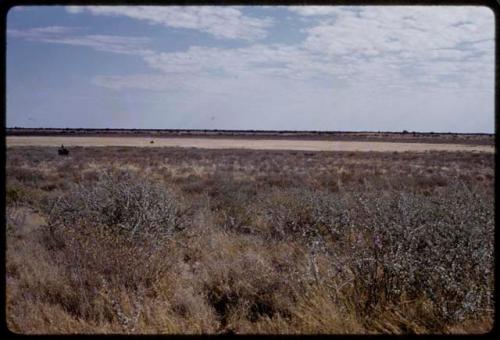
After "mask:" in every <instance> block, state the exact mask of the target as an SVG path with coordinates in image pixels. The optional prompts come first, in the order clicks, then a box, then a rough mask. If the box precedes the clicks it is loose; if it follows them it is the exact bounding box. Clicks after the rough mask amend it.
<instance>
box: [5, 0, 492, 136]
mask: <svg viewBox="0 0 500 340" xmlns="http://www.w3.org/2000/svg"><path fill="white" fill-rule="evenodd" d="M494 25H495V22H494V16H493V13H492V12H491V10H489V9H488V8H486V7H472V6H469V7H439V6H433V7H402V6H399V7H397V6H396V7H394V6H393V7H381V6H378V7H371V6H360V7H342V6H299V7H294V6H280V7H278V6H262V7H247V6H235V7H216V6H201V7H176V6H169V7H168V6H164V7H152V6H113V7H110V6H66V7H65V6H30V7H15V8H13V9H11V10H10V11H9V13H8V17H7V116H6V118H7V126H8V127H13V126H21V127H87V128H166V129H169V128H171V129H175V128H179V129H189V128H193V129H265V130H282V129H283V130H348V131H401V130H403V129H405V130H409V131H443V132H448V131H450V132H487V133H492V132H494Z"/></svg>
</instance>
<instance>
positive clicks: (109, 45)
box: [7, 26, 151, 55]
mask: <svg viewBox="0 0 500 340" xmlns="http://www.w3.org/2000/svg"><path fill="white" fill-rule="evenodd" d="M83 29H84V28H82V27H63V26H48V27H36V28H30V29H24V30H18V29H8V30H7V34H8V35H9V36H11V37H14V38H21V39H25V40H28V41H33V42H44V43H54V44H64V45H73V46H84V47H89V48H92V49H94V50H96V51H103V52H112V53H120V54H132V55H147V54H148V53H151V51H149V50H147V49H145V46H146V45H147V43H148V42H150V39H149V38H145V37H124V36H115V35H103V34H88V35H84V34H80V33H78V32H79V31H81V30H83Z"/></svg>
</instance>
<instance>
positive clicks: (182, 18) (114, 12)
mask: <svg viewBox="0 0 500 340" xmlns="http://www.w3.org/2000/svg"><path fill="white" fill-rule="evenodd" d="M66 10H67V11H68V12H69V13H84V12H88V13H91V14H93V15H105V16H124V17H129V18H132V19H136V20H142V21H146V22H148V23H150V24H155V25H163V26H166V27H173V28H186V29H194V30H198V31H201V32H206V33H209V34H211V35H213V36H215V37H216V38H226V39H243V40H255V39H262V38H264V37H266V35H267V31H266V28H267V27H270V26H271V25H272V20H271V19H270V18H254V17H250V16H246V15H243V14H242V12H241V11H240V10H239V9H237V8H234V7H220V6H217V7H216V6H68V7H66Z"/></svg>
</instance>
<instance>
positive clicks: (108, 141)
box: [6, 136, 495, 153]
mask: <svg viewBox="0 0 500 340" xmlns="http://www.w3.org/2000/svg"><path fill="white" fill-rule="evenodd" d="M6 138H7V146H8V147H10V146H59V145H61V144H64V145H65V146H135V147H186V148H190V147H191V148H193V147H194V148H202V149H254V150H302V151H378V152H395V151H397V152H405V151H415V152H422V151H476V152H489V153H494V152H495V148H494V146H490V145H465V144H444V143H440V144H433V143H394V142H366V141H363V142H360V141H326V140H292V139H290V140H276V139H269V140H266V139H231V138H227V139H210V138H147V137H65V136H9V137H6ZM151 141H153V143H151Z"/></svg>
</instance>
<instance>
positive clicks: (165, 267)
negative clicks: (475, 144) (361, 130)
mask: <svg viewBox="0 0 500 340" xmlns="http://www.w3.org/2000/svg"><path fill="white" fill-rule="evenodd" d="M16 140H17V143H21V141H25V140H24V139H16ZM33 140H34V139H32V142H31V143H33ZM44 140H45V141H47V143H49V142H50V143H53V144H51V145H59V144H61V143H62V142H63V143H64V144H65V145H66V146H68V147H69V150H70V154H69V156H59V155H58V154H57V148H55V147H43V146H12V145H15V144H16V143H13V142H12V141H13V139H12V138H9V139H8V146H9V147H8V149H7V160H6V175H7V187H6V216H7V225H6V244H7V249H6V273H5V275H6V284H7V287H6V288H7V289H6V316H7V325H8V327H9V329H10V330H12V331H14V332H17V333H28V334H40V333H134V334H138V333H140V334H146V333H162V334H164V333H176V334H180V333H182V334H186V333H187V334H199V333H209V334H213V333H245V334H246V333H268V334H269V333H271V334H278V333H279V334H317V333H328V334H331V333H334V334H345V333H356V334H359V333H361V334H367V333H368V334H372V333H391V334H394V333H395V334H402V333H419V334H421V333H484V332H488V331H489V330H490V329H491V327H492V325H493V317H494V314H493V289H494V282H493V267H494V254H493V234H494V188H493V183H494V173H495V169H494V154H493V153H491V152H479V153H474V152H456V151H455V152H449V151H428V152H397V153H394V152H339V151H335V152H331V151H321V152H312V151H298V150H295V151H293V150H288V151H271V150H209V149H206V150H202V149H190V148H159V147H156V148H139V147H124V146H109V147H92V146H89V145H91V144H85V145H88V146H86V147H81V146H75V147H72V146H71V145H72V144H71V142H69V141H70V140H72V141H76V140H77V139H68V142H66V140H67V139H64V141H62V140H61V139H51V138H48V139H47V138H45V139H44ZM84 140H85V141H91V140H92V141H95V143H101V144H106V143H107V142H103V141H104V140H106V141H108V140H110V139H103V138H96V139H91V138H85V139H84ZM124 140H125V141H126V142H127V143H129V142H130V143H132V142H131V141H132V140H133V141H141V140H142V141H147V142H148V143H149V140H147V139H131V138H127V139H124ZM162 141H163V140H162ZM164 141H165V143H167V140H164ZM169 141H170V142H172V139H169ZM183 141H185V139H183ZM212 142H213V143H215V141H212ZM257 142H259V143H260V142H262V141H255V142H252V143H257ZM279 142H280V141H273V143H279ZM134 143H135V144H134V145H135V146H138V145H140V144H138V143H137V142H134ZM161 143H162V142H160V139H155V144H154V145H155V146H158V145H162V144H161ZM200 143H203V142H200ZM221 143H227V141H222V142H221ZM236 143H237V142H236V141H231V143H230V145H228V144H224V146H225V147H227V146H229V147H232V148H234V147H236V146H237V145H238V144H236ZM245 143H246V142H245ZM266 143H267V141H264V144H266ZM286 143H291V142H286ZM301 143H305V142H301ZM101 144H99V145H101ZM328 144H329V145H337V144H335V143H333V144H332V143H328ZM373 144H374V143H371V145H373ZM384 144H390V143H384ZM252 145H260V144H252ZM274 145H276V144H274ZM287 145H289V146H290V144H287ZM314 145H316V144H314ZM342 145H346V144H342ZM350 145H352V144H350ZM148 146H149V145H148ZM205 146H206V145H205ZM292 146H293V145H292ZM393 146H394V145H393ZM293 147H295V146H293Z"/></svg>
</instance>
